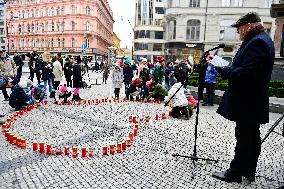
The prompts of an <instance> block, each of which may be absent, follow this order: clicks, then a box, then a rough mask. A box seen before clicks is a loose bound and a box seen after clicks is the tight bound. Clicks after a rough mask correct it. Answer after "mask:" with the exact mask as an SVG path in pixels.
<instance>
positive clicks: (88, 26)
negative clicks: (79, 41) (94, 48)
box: [86, 21, 91, 31]
mask: <svg viewBox="0 0 284 189" xmlns="http://www.w3.org/2000/svg"><path fill="white" fill-rule="evenodd" d="M90 27H91V25H90V22H89V21H87V22H86V31H90Z"/></svg>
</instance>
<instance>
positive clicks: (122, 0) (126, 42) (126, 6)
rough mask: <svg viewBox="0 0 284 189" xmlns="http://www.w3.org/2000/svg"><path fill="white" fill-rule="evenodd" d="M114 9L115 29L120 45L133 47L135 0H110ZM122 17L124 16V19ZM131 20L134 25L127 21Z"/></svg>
mask: <svg viewBox="0 0 284 189" xmlns="http://www.w3.org/2000/svg"><path fill="white" fill-rule="evenodd" d="M108 2H109V5H110V7H111V9H112V11H113V18H114V21H115V22H114V25H113V31H114V32H115V33H116V35H117V36H118V37H119V38H120V40H121V42H120V46H121V47H122V48H125V47H126V46H127V47H128V48H129V49H131V46H132V39H133V31H132V27H134V14H135V0H108ZM121 17H124V19H123V20H122V19H121ZM127 18H128V19H129V20H130V22H131V24H132V27H131V26H130V24H129V23H128V21H127Z"/></svg>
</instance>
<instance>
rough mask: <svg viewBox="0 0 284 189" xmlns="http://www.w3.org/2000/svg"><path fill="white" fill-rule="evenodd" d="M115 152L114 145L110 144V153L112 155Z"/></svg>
mask: <svg viewBox="0 0 284 189" xmlns="http://www.w3.org/2000/svg"><path fill="white" fill-rule="evenodd" d="M114 152H115V149H114V145H110V147H109V153H110V154H111V155H114Z"/></svg>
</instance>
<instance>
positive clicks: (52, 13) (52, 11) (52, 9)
mask: <svg viewBox="0 0 284 189" xmlns="http://www.w3.org/2000/svg"><path fill="white" fill-rule="evenodd" d="M51 16H54V8H53V7H51Z"/></svg>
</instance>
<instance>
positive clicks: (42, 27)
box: [41, 23, 44, 32]
mask: <svg viewBox="0 0 284 189" xmlns="http://www.w3.org/2000/svg"><path fill="white" fill-rule="evenodd" d="M41 31H42V32H44V24H43V23H41Z"/></svg>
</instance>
